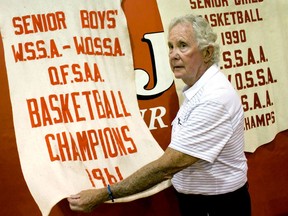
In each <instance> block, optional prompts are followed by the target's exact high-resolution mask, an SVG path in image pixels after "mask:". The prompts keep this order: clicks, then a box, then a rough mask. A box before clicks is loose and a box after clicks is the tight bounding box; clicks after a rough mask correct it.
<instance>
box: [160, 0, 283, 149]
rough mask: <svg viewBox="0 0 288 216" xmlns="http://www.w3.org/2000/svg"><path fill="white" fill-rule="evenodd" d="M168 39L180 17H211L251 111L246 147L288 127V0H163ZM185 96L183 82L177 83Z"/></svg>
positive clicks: (224, 61)
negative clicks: (176, 19)
mask: <svg viewBox="0 0 288 216" xmlns="http://www.w3.org/2000/svg"><path fill="white" fill-rule="evenodd" d="M157 3H158V8H159V11H160V16H161V19H162V23H163V28H164V31H165V35H166V38H167V28H168V25H169V22H170V20H171V19H172V18H174V17H175V16H180V15H185V14H189V13H194V14H196V15H201V16H203V17H205V18H206V19H207V20H208V21H209V23H210V25H211V26H212V27H213V29H214V30H215V32H217V34H218V42H219V44H220V47H221V58H220V63H219V67H220V69H221V70H222V71H223V72H224V73H225V74H226V75H227V77H228V79H229V80H230V82H231V83H232V84H233V86H234V87H235V89H237V91H238V93H239V96H240V98H241V101H242V104H243V109H244V111H245V119H244V129H245V151H247V152H254V151H255V150H256V149H257V147H259V146H261V145H263V144H265V143H268V142H270V141H272V140H273V139H274V137H275V136H276V134H277V133H279V132H281V131H283V130H286V129H287V128H288V121H287V119H288V112H287V106H288V101H287V93H288V91H287V85H288V75H287V71H288V61H287V55H286V54H285V51H286V50H287V47H288V44H287V42H286V38H287V36H288V32H287V29H288V28H287V27H288V14H287V11H288V2H287V1H285V0H279V1H264V0H255V1H247V0H246V1H244V0H190V1H188V0H181V1H179V0H171V1H169V4H167V1H165V0H157ZM176 85H177V92H178V93H179V95H180V92H181V90H182V87H183V84H182V82H181V81H179V80H177V81H176Z"/></svg>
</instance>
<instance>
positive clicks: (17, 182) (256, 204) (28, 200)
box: [0, 0, 288, 216]
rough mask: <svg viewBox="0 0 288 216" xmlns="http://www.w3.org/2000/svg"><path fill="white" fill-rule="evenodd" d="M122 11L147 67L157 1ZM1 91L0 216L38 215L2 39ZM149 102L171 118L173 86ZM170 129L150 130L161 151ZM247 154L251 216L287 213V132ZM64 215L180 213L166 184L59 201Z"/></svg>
mask: <svg viewBox="0 0 288 216" xmlns="http://www.w3.org/2000/svg"><path fill="white" fill-rule="evenodd" d="M123 9H124V11H125V13H126V16H127V22H128V26H129V32H130V37H131V43H132V49H133V56H134V64H135V67H137V68H143V69H145V70H146V71H151V70H152V69H151V67H152V66H151V59H150V56H149V55H150V53H149V49H148V47H147V44H145V43H143V42H142V41H141V39H142V37H143V35H144V34H145V33H149V32H159V31H163V29H162V25H161V20H160V17H159V13H158V10H157V5H156V0H145V1H144V0H143V1H135V0H134V1H133V0H124V1H123ZM0 92H1V94H0V99H1V102H0V122H1V124H0V154H1V156H0V172H1V175H0V182H1V183H0V192H1V196H0V199H1V200H0V203H1V208H0V215H18V216H21V215H23V216H24V215H25V216H27V215H29V216H34V215H35V216H36V215H39V216H40V215H41V213H40V211H39V209H38V207H37V205H36V203H35V202H34V200H33V198H32V196H31V194H30V192H29V190H28V188H27V185H26V183H25V181H24V178H23V175H22V172H21V168H20V162H19V158H18V152H17V146H16V142H15V136H14V128H13V122H12V110H11V104H10V99H9V90H8V82H7V75H6V70H5V65H4V57H3V47H2V41H1V42H0ZM171 101H174V103H171ZM151 104H153V106H160V105H161V106H166V107H169V110H168V113H167V115H166V118H168V119H166V121H170V120H171V119H172V118H173V117H174V115H175V112H176V109H177V104H178V101H177V98H176V94H175V89H174V88H171V89H169V90H168V91H167V92H165V93H164V94H163V95H161V96H159V97H158V98H155V99H151V100H149V101H144V100H139V106H140V108H142V109H143V108H149V106H151ZM169 133H170V128H165V129H161V130H157V131H152V134H153V135H154V137H155V138H156V139H157V141H158V142H159V144H160V146H161V147H162V148H163V149H165V148H166V147H167V145H168V144H169V141H170V137H169V135H167V134H169ZM246 155H247V158H248V166H249V171H248V178H249V185H250V192H251V198H252V213H253V216H284V215H288V206H287V203H288V189H287V188H288V169H287V164H288V131H284V132H282V133H279V134H278V135H277V136H276V138H275V140H273V142H271V143H269V144H267V145H264V146H262V147H260V148H258V149H257V150H256V152H254V153H253V154H250V153H249V154H248V153H247V154H246ZM43 187H45V185H43ZM64 215H65V216H67V215H77V216H79V215H97V216H104V215H105V216H110V215H111V216H112V215H113V216H115V215H117V216H119V215H138V216H146V215H147V216H148V215H149V216H154V215H166V216H170V215H171V216H172V215H173V216H177V215H179V213H178V204H177V200H176V198H175V195H174V191H173V189H172V188H169V189H166V190H164V191H162V192H160V193H158V194H156V195H154V196H151V197H148V198H144V199H140V200H136V201H133V202H130V203H121V204H104V205H101V206H99V207H98V208H97V209H96V210H95V211H94V212H93V213H90V214H81V213H75V212H71V211H70V210H69V207H68V205H67V201H66V200H63V201H61V202H60V203H59V204H58V205H57V206H55V207H54V208H53V209H52V212H51V216H64Z"/></svg>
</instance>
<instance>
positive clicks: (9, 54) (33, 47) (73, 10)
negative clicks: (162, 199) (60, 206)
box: [0, 0, 170, 215]
mask: <svg viewBox="0 0 288 216" xmlns="http://www.w3.org/2000/svg"><path fill="white" fill-rule="evenodd" d="M0 27H1V35H2V40H3V44H4V52H5V62H6V68H7V73H8V81H9V89H10V96H11V102H12V109H13V119H14V126H15V133H16V139H17V147H18V151H19V157H20V162H21V167H22V171H23V174H24V177H25V180H26V182H27V185H28V187H29V189H30V191H31V193H32V195H33V197H34V199H35V201H36V202H37V204H38V205H39V208H40V210H41V212H42V214H43V215H48V214H49V212H50V210H51V208H52V207H53V205H55V204H56V203H57V202H59V201H60V200H61V199H63V198H65V197H67V196H69V195H71V194H74V193H77V192H79V191H81V190H83V189H88V188H101V187H106V186H107V184H113V183H114V182H117V181H120V180H121V179H123V178H125V177H127V176H129V175H130V174H131V173H133V172H134V171H135V170H137V169H138V168H140V167H142V166H143V165H145V164H147V163H148V162H150V161H152V160H154V159H157V158H158V157H159V156H161V155H162V154H163V150H162V149H161V148H160V147H159V145H158V144H157V142H156V141H155V140H154V138H153V137H152V135H151V133H150V131H149V130H148V128H147V126H146V124H145V123H144V121H143V119H142V117H141V116H140V112H139V108H138V103H137V98H136V90H135V80H134V68H133V60H132V53H131V47H130V40H129V34H128V30H127V23H126V19H125V15H124V13H123V11H122V8H121V1H120V0H117V1H101V0H94V1H78V0H69V1H63V0H62V1H58V0H57V1H56V0H50V1H45V0H37V1H33V0H21V1H19V0H2V1H1V2H0ZM169 186H170V182H169V181H166V182H164V183H161V184H159V185H157V186H155V187H154V188H152V189H151V190H148V191H146V192H143V193H141V194H137V195H135V196H131V197H126V198H123V199H117V200H116V201H119V202H125V201H131V200H134V199H138V198H141V197H145V196H149V195H152V194H154V193H156V192H158V191H160V190H163V189H165V188H167V187H169Z"/></svg>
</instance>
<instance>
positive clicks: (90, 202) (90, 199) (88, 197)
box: [67, 189, 107, 212]
mask: <svg viewBox="0 0 288 216" xmlns="http://www.w3.org/2000/svg"><path fill="white" fill-rule="evenodd" d="M106 199H107V191H106V189H104V190H103V189H98V190H97V189H90V190H84V191H81V192H80V193H78V194H75V195H71V196H70V197H68V198H67V200H68V202H69V205H70V208H71V210H73V211H82V212H91V211H93V210H94V208H95V207H96V206H97V205H99V204H101V203H103V202H105V201H106Z"/></svg>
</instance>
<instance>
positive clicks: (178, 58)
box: [68, 15, 251, 216]
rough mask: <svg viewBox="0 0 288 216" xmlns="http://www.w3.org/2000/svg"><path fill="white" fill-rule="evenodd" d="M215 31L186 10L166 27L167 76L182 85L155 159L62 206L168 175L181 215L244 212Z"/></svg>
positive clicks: (236, 105)
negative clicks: (168, 139)
mask: <svg viewBox="0 0 288 216" xmlns="http://www.w3.org/2000/svg"><path fill="white" fill-rule="evenodd" d="M216 38H217V35H216V34H215V33H214V32H213V31H212V29H211V27H210V26H209V24H208V23H207V21H206V20H205V19H204V18H202V17H200V16H194V15H186V16H182V17H177V18H175V19H173V20H172V22H171V23H170V26H169V36H168V46H169V61H170V66H171V69H172V71H173V73H174V76H175V77H176V78H177V79H182V80H183V82H184V83H185V84H186V86H185V88H184V90H183V94H184V98H185V100H184V102H183V104H182V105H181V107H180V109H179V111H178V113H177V116H176V118H175V120H174V121H173V129H172V136H171V143H170V144H169V146H168V148H167V149H166V151H165V152H164V154H163V155H162V156H161V157H160V158H159V159H157V160H155V161H153V162H151V163H149V164H147V165H146V166H144V167H142V168H141V169H139V170H137V171H136V172H135V173H133V174H132V175H131V176H129V177H127V178H126V179H124V180H122V181H121V182H118V183H115V184H113V185H111V187H110V186H109V188H108V190H107V189H106V188H102V189H90V190H85V191H81V192H80V193H78V194H76V195H72V196H71V197H69V198H68V201H69V203H70V208H71V209H72V210H76V211H91V210H92V209H93V208H94V207H95V206H97V205H99V204H101V203H103V202H105V201H107V200H109V199H111V198H112V199H117V198H120V197H125V196H128V195H132V194H135V193H138V192H141V191H143V190H146V189H148V188H150V187H152V186H154V185H156V184H157V183H160V182H162V181H164V180H166V179H172V185H173V187H174V188H175V189H176V191H177V197H178V198H179V206H180V210H181V215H195V216H202V215H203V216H204V215H205V216H207V215H209V216H212V215H217V216H225V215H229V216H237V215H239V216H249V215H250V214H251V213H250V212H251V207H250V196H249V192H248V188H247V162H246V158H245V154H244V126H243V118H244V114H243V109H242V105H241V101H240V99H239V97H238V95H237V93H236V91H235V90H234V88H233V87H232V86H231V84H230V83H229V81H228V80H227V79H226V77H225V76H224V74H223V73H221V71H220V70H219V68H218V66H217V63H218V61H219V45H218V44H216Z"/></svg>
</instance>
